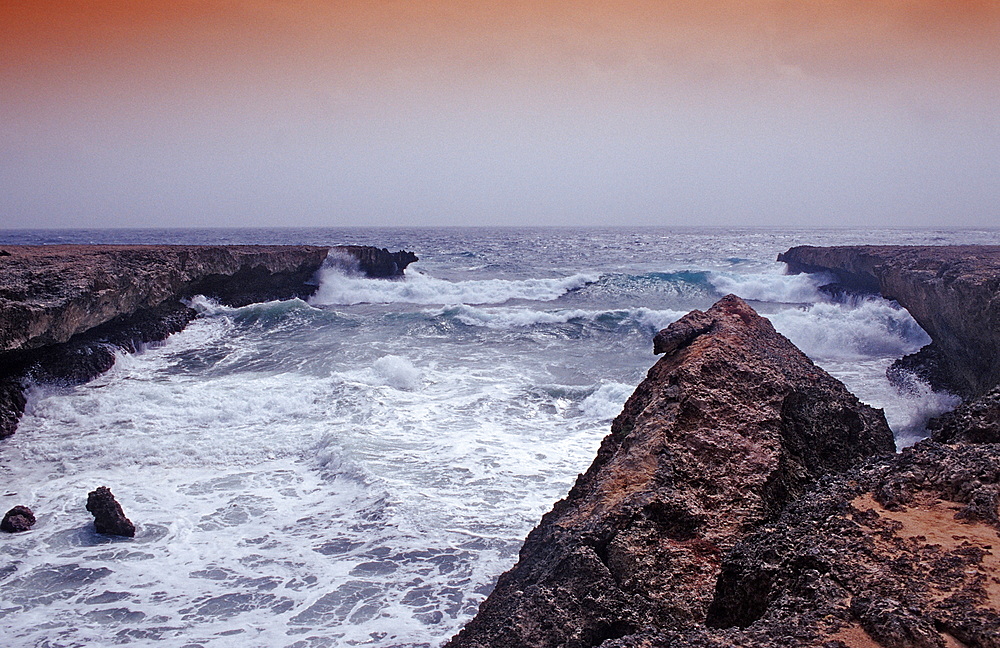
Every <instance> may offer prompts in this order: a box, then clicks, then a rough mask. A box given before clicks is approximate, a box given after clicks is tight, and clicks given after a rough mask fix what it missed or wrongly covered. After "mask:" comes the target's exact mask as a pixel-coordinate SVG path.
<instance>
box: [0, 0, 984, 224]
mask: <svg viewBox="0 0 1000 648" xmlns="http://www.w3.org/2000/svg"><path fill="white" fill-rule="evenodd" d="M998 107H1000V1H998V0H982V1H980V0H950V1H945V0H890V1H880V0H719V1H713V0H636V1H632V2H619V1H616V0H559V1H549V0H533V1H522V0H508V1H505V2H486V1H482V0H428V1H426V2H417V1H408V0H365V1H360V0H359V1H347V0H326V1H319V0H169V1H168V0H159V1H157V2H140V1H138V0H45V1H39V0H0V228H34V227H228V226H283V225H289V226H330V227H339V226H354V225H357V226H392V225H406V226H409V225H427V226H437V225H669V226H679V225H712V226H741V227H742V226H750V225H762V226H871V227H900V226H955V225H959V226H974V227H983V226H987V227H989V226H997V227H1000V109H998Z"/></svg>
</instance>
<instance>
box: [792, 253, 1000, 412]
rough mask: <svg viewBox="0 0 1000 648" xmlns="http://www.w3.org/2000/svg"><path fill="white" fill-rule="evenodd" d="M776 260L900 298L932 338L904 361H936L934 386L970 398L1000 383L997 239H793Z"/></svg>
mask: <svg viewBox="0 0 1000 648" xmlns="http://www.w3.org/2000/svg"><path fill="white" fill-rule="evenodd" d="M778 261H784V262H785V263H787V264H788V268H789V270H790V271H791V272H829V273H832V274H833V275H834V276H836V278H837V280H838V282H840V284H842V285H843V286H844V287H845V288H847V289H850V290H861V291H867V292H875V293H880V294H881V295H882V296H883V297H885V298H886V299H895V300H896V301H897V302H899V304H900V305H901V306H903V308H905V309H906V310H907V311H909V312H910V314H911V315H912V316H913V319H915V320H916V321H917V323H918V324H920V326H922V327H923V329H924V330H925V331H927V333H928V335H930V337H931V340H932V341H933V342H932V344H931V345H929V347H925V348H924V349H923V350H921V352H920V353H919V354H917V356H918V357H916V358H912V357H911V359H910V360H908V361H905V362H904V365H907V366H911V367H918V368H919V367H921V366H926V363H927V362H931V363H933V364H935V365H936V368H935V370H934V371H932V372H929V373H928V374H926V375H925V377H928V378H931V379H932V380H931V382H932V384H934V386H935V387H938V388H941V387H944V388H948V389H950V390H951V391H954V392H956V393H958V394H959V395H961V396H963V397H966V398H970V397H971V398H976V397H979V396H982V395H984V394H986V393H987V392H989V391H990V390H991V389H993V388H994V387H997V385H1000V246H983V245H965V246H902V245H858V246H840V247H812V246H800V247H794V248H791V249H790V250H788V251H787V252H785V253H783V254H779V255H778Z"/></svg>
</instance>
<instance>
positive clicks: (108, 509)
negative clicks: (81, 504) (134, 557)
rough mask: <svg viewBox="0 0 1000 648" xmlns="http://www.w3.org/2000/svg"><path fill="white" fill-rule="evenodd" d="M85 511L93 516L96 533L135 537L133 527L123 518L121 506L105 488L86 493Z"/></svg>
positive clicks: (108, 489) (130, 522)
mask: <svg viewBox="0 0 1000 648" xmlns="http://www.w3.org/2000/svg"><path fill="white" fill-rule="evenodd" d="M87 510H88V511H90V512H91V513H92V514H93V515H94V529H95V530H96V531H97V532H98V533H104V534H107V535H116V536H124V537H126V538H133V537H135V525H134V524H132V521H131V520H129V519H128V518H127V517H125V512H124V511H122V507H121V505H120V504H119V503H118V501H117V500H116V499H115V496H114V495H112V494H111V489H110V488H108V487H107V486H101V487H99V488H97V490H93V491H90V492H89V493H87Z"/></svg>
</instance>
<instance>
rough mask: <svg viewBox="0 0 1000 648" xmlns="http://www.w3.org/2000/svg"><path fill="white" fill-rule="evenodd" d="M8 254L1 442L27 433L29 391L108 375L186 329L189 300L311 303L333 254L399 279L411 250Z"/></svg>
mask: <svg viewBox="0 0 1000 648" xmlns="http://www.w3.org/2000/svg"><path fill="white" fill-rule="evenodd" d="M3 252H4V253H5V254H3V255H0V438H2V437H4V436H8V435H10V434H12V433H13V432H14V430H15V429H16V427H17V421H18V419H19V418H20V415H21V412H22V410H23V409H24V397H23V395H22V387H23V385H22V383H24V382H28V381H30V382H63V383H80V382H84V381H87V380H90V379H91V378H93V377H94V376H97V375H98V374H100V373H102V372H104V371H107V370H108V369H109V368H110V367H111V366H112V365H113V364H114V358H115V350H116V349H124V350H126V351H133V350H135V348H136V347H137V345H139V344H141V343H143V342H153V341H158V340H162V339H164V338H166V337H167V336H168V335H170V334H171V333H176V332H177V331H180V330H181V329H183V328H184V327H185V326H186V325H187V323H188V322H189V321H191V320H192V319H193V318H194V317H195V315H196V313H195V311H193V310H191V309H190V308H188V307H187V306H185V305H184V303H183V300H184V299H185V298H188V297H192V296H194V295H198V294H201V295H206V296H208V297H213V298H215V299H218V300H219V301H221V302H223V303H225V304H228V305H230V306H243V305H246V304H250V303H253V302H260V301H269V300H273V299H290V298H292V297H308V296H309V295H311V294H312V293H313V292H315V290H316V288H317V286H316V284H315V283H314V282H313V277H314V276H315V275H316V272H317V270H319V269H320V268H321V267H322V266H323V264H324V262H325V261H326V259H327V258H328V256H329V254H330V253H331V252H335V253H337V254H339V255H343V256H345V257H347V258H351V259H353V260H354V261H355V262H356V263H357V268H358V270H360V271H361V272H362V273H364V274H366V275H368V276H370V277H399V276H401V275H402V274H403V270H404V269H405V268H406V266H407V265H408V264H410V263H413V262H414V261H416V260H417V257H416V255H414V254H413V253H411V252H389V251H388V250H386V249H384V248H383V249H379V248H375V247H368V246H358V245H353V246H340V247H332V248H329V247H315V246H288V245H285V246H281V245H270V246H268V245H234V246H222V245H216V246H209V245H46V246H4V248H3Z"/></svg>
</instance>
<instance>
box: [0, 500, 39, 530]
mask: <svg viewBox="0 0 1000 648" xmlns="http://www.w3.org/2000/svg"><path fill="white" fill-rule="evenodd" d="M34 524H35V514H34V513H32V512H31V509H30V508H28V507H27V506H15V507H14V508H12V509H11V510H9V511H7V514H6V515H4V516H3V521H2V522H0V531H6V532H7V533H18V532H20V531H27V530H28V529H30V528H31V527H32V526H34Z"/></svg>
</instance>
